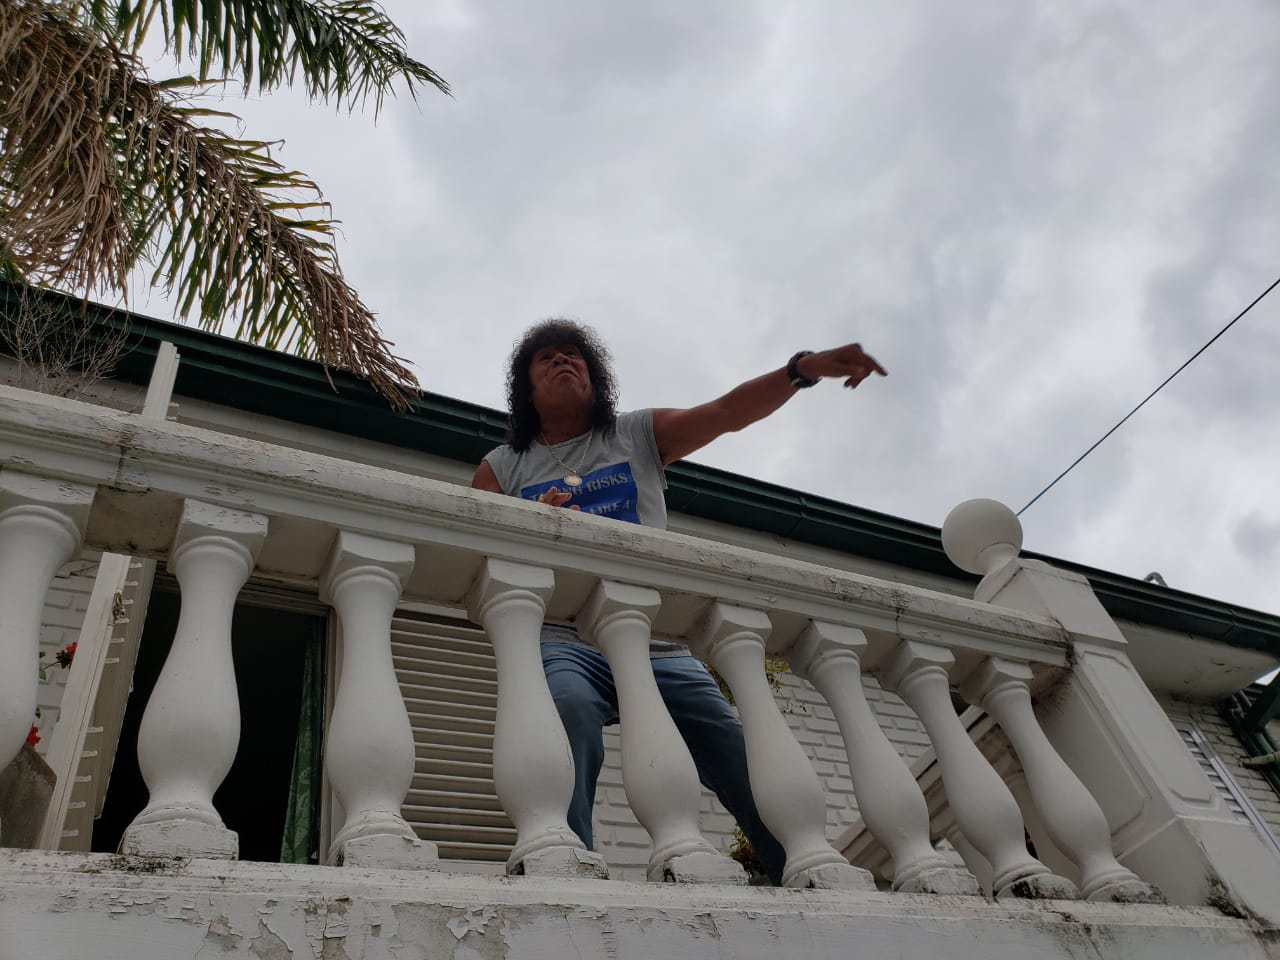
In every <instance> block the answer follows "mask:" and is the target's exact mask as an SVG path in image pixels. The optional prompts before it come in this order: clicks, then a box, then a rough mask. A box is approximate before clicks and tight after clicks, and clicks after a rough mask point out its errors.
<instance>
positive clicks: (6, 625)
mask: <svg viewBox="0 0 1280 960" xmlns="http://www.w3.org/2000/svg"><path fill="white" fill-rule="evenodd" d="M93 495H94V488H93V487H89V486H81V485H78V484H73V483H63V482H61V481H58V480H49V479H47V478H44V477H36V476H32V475H30V474H26V473H22V472H20V471H17V470H7V469H6V470H4V471H0V664H3V665H4V666H3V668H0V770H3V769H4V768H5V767H7V766H8V765H9V762H10V761H11V760H13V758H14V757H16V756H17V755H18V751H19V750H21V749H22V744H23V743H24V742H25V741H26V739H27V731H29V730H30V729H31V724H32V722H33V721H34V720H35V714H36V687H37V685H38V683H39V661H40V620H41V616H42V614H43V613H44V598H45V594H46V593H48V591H49V584H50V583H52V582H53V578H54V577H55V576H56V575H57V573H58V569H59V568H60V567H61V566H62V565H63V564H64V563H66V562H67V561H68V560H70V559H71V558H72V557H73V556H74V555H75V552H76V550H77V548H78V547H79V546H80V539H81V537H82V536H83V534H84V527H85V523H86V522H87V521H88V519H89V507H90V505H91V504H92V503H93Z"/></svg>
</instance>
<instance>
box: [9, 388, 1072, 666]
mask: <svg viewBox="0 0 1280 960" xmlns="http://www.w3.org/2000/svg"><path fill="white" fill-rule="evenodd" d="M0 456H3V460H4V462H5V463H7V464H10V465H13V466H14V467H15V468H17V469H26V470H32V471H34V472H37V473H40V474H43V475H47V476H53V477H57V478H59V479H64V480H69V481H75V482H80V483H89V484H95V485H98V486H100V487H101V488H102V491H101V492H100V495H99V496H100V499H102V498H105V499H106V500H107V501H108V502H109V503H110V506H111V508H112V509H95V510H94V512H93V515H92V516H91V518H90V522H89V526H88V529H87V531H86V544H87V545H90V546H94V547H100V548H102V549H110V550H121V551H126V552H130V553H133V554H136V555H140V556H152V557H156V558H163V557H165V556H167V551H168V548H169V543H168V542H167V538H168V537H170V536H171V535H172V526H171V525H166V524H165V523H156V522H151V523H150V524H148V525H140V524H139V523H138V522H136V521H137V519H138V518H139V517H140V516H141V513H140V511H141V510H142V509H143V501H147V503H146V505H145V513H146V515H147V516H149V517H153V518H154V517H158V516H159V517H162V516H164V515H165V511H166V510H168V511H171V512H172V514H173V516H176V515H177V510H178V509H179V507H180V501H181V500H182V499H184V498H193V499H199V500H202V501H204V502H207V503H211V504H217V505H220V506H225V507H229V508H232V509H238V510H251V511H255V512H259V513H263V514H266V515H268V516H273V517H282V518H286V517H287V518H289V519H290V520H291V521H295V524H294V526H295V529H293V530H290V531H289V533H290V535H293V534H302V535H303V536H304V539H305V534H306V531H305V530H303V529H301V528H302V527H305V526H307V525H313V526H314V528H315V529H314V530H313V531H312V532H313V533H322V532H326V531H328V530H332V529H347V530H351V531H353V532H359V533H364V534H368V535H371V536H377V537H383V538H388V539H393V540H399V541H402V542H406V543H413V544H422V545H432V546H435V547H437V548H439V550H438V551H437V553H438V556H437V560H436V562H431V560H430V559H429V558H424V557H422V556H420V557H419V562H418V565H417V568H416V569H415V572H414V575H413V577H412V579H411V580H410V582H409V583H408V584H407V586H406V590H405V600H423V601H429V602H436V603H446V604H451V605H461V604H462V603H463V602H464V600H465V593H466V589H467V587H468V586H469V585H470V581H471V573H470V571H469V570H468V569H467V568H468V563H466V562H463V563H461V564H460V563H459V560H460V559H462V558H464V557H468V558H474V559H475V562H476V563H477V564H478V562H479V558H480V557H482V556H490V557H498V558H506V559H511V560H516V561H520V562H523V563H532V564H538V565H543V566H547V567H550V568H552V569H554V570H555V571H556V572H557V591H556V595H555V597H554V598H553V600H552V602H551V603H550V605H549V610H548V615H549V616H550V617H553V618H554V617H557V616H558V615H559V616H561V617H567V616H572V614H574V613H576V611H577V608H578V606H580V604H581V603H582V602H583V601H585V599H586V592H587V591H588V590H589V589H590V587H591V586H592V585H593V584H594V582H595V579H596V578H602V577H603V578H609V579H613V580H619V581H624V582H632V583H639V584H644V585H646V586H651V587H654V588H655V589H658V590H659V591H660V592H661V593H662V594H663V598H664V603H663V611H662V613H661V614H660V618H659V621H658V622H657V624H655V628H656V630H657V631H658V632H660V633H664V634H666V635H669V636H683V635H684V634H685V633H686V632H687V631H689V630H690V629H692V628H693V627H694V626H696V622H697V619H698V617H699V616H700V615H701V611H702V609H703V607H704V606H705V604H706V602H707V601H709V600H711V599H717V600H721V601H726V602H731V603H735V604H739V605H742V606H746V607H753V608H757V609H761V610H764V611H766V612H767V613H769V614H770V617H771V620H772V622H773V625H774V626H773V635H772V638H771V643H770V645H771V648H779V647H785V646H786V645H788V644H789V643H790V642H791V640H792V639H793V638H794V637H795V636H796V635H797V634H798V633H799V632H800V630H802V629H803V628H804V626H805V624H806V623H807V620H808V619H809V618H814V619H822V620H825V621H829V622H832V623H841V624H846V625H849V626H853V627H857V628H859V629H862V630H864V631H865V632H866V633H867V635H868V638H869V639H870V640H871V641H872V644H873V649H872V654H874V652H875V647H876V645H877V640H884V641H886V642H887V641H889V640H896V639H898V638H908V639H910V638H926V639H928V640H929V641H931V642H934V643H938V644H941V645H944V646H948V647H952V648H955V649H957V650H965V651H972V652H974V653H978V654H996V655H1002V656H1007V657H1012V658H1015V659H1018V660H1022V661H1026V662H1030V663H1038V664H1045V665H1054V666H1060V665H1063V664H1065V662H1066V648H1067V642H1066V639H1065V637H1064V634H1063V632H1062V630H1061V628H1060V627H1059V626H1058V625H1057V624H1056V623H1054V622H1053V621H1051V620H1048V619H1045V618H1040V617H1037V616H1034V615H1029V614H1026V613H1022V612H1017V611H1012V610H1007V609H1002V608H997V607H992V606H991V605H989V604H983V603H978V602H975V601H973V600H970V599H968V598H963V597H956V596H952V595H948V594H943V593H938V592H935V591H932V590H928V589H925V588H922V587H916V586H912V585H907V584H901V583H893V582H890V581H886V580H881V579H878V578H875V577H870V576H866V575H863V574H858V573H853V572H849V571H844V570H837V569H834V568H830V567H824V566H820V565H817V564H814V563H810V562H807V561H802V560H796V559H791V558H787V557H781V556H777V555H772V554H768V553H764V552H760V551H757V550H752V549H748V548H744V547H739V546H734V545H729V544H724V543H719V542H716V541H709V540H703V539H700V538H696V537H692V536H688V535H684V534H678V533H672V532H668V531H661V530H654V529H650V528H645V527H640V526H638V525H632V524H621V523H617V522H616V521H609V520H605V519H601V518H597V517H591V516H582V515H580V514H576V513H570V512H567V511H557V510H552V509H549V508H547V507H544V506H542V505H538V504H530V503H524V502H522V501H520V500H517V499H513V498H509V497H503V496H499V495H496V494H492V493H487V492H485V491H479V490H473V489H470V488H468V487H463V486H459V485H457V484H453V483H447V482H443V481H437V480H431V479H428V478H424V477H418V476H413V475H411V474H406V473H402V472H397V471H394V470H390V469H386V468H382V467H374V466H369V465H366V464H361V463H353V462H352V461H347V460H341V459H337V458H334V457H330V456H326V455H323V454H317V453H312V452H309V451H302V450H298V449H293V448H288V447H284V446H280V445H277V444H272V443H268V442H265V441H261V440H255V439H249V438H244V437H239V436H235V435H231V434H225V433H219V432H216V431H212V430H207V429H203V428H199V427H194V426H190V425H186V424H180V423H175V422H167V421H166V422H156V421H147V420H144V419H142V418H140V417H138V416H136V415H133V414H130V413H125V412H120V411H116V410H112V409H108V408H105V407H100V406H96V405H92V404H87V403H82V402H79V401H74V400H65V399H62V398H52V397H48V396H45V395H41V394H35V393H32V392H30V391H26V390H21V389H18V388H13V387H0ZM353 467H354V468H355V469H353ZM147 526H149V527H150V529H147ZM321 528H324V530H321ZM273 532H274V531H273ZM309 545H310V546H311V547H312V548H313V549H312V550H311V551H310V553H309V554H308V553H305V552H304V555H305V556H306V559H307V560H308V561H310V562H311V563H312V567H311V568H308V567H307V566H306V564H300V563H299V560H300V559H301V556H297V557H294V556H289V557H286V556H284V551H281V552H278V553H277V552H274V551H273V550H272V548H271V542H270V538H269V540H268V545H267V547H266V548H264V551H263V556H262V558H261V560H260V561H259V572H260V573H263V574H266V575H268V576H271V575H278V576H279V577H280V578H281V579H282V580H286V581H287V580H293V581H296V582H314V580H315V578H316V577H318V575H319V574H320V565H321V564H322V563H323V559H324V555H325V551H326V550H327V549H328V546H329V544H328V542H319V541H317V542H312V543H310V544H309ZM290 553H292V554H296V553H298V551H290ZM424 561H425V562H424ZM873 661H874V656H869V657H868V662H869V663H870V662H873Z"/></svg>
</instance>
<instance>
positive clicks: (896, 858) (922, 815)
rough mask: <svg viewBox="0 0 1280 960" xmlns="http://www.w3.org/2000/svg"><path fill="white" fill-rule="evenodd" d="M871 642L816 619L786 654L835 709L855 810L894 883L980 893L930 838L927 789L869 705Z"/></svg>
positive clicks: (916, 889)
mask: <svg viewBox="0 0 1280 960" xmlns="http://www.w3.org/2000/svg"><path fill="white" fill-rule="evenodd" d="M866 648H867V638H866V635H865V634H863V632H862V631H861V630H855V629H854V628H853V627H847V626H841V625H838V624H833V623H822V622H818V621H814V622H810V624H809V626H808V627H807V628H806V629H805V631H804V632H803V633H802V634H801V635H800V638H799V639H798V640H797V641H796V643H795V645H794V646H793V647H792V648H791V649H790V650H789V651H788V654H787V656H788V660H789V662H790V664H791V669H792V671H793V672H795V673H796V675H797V676H800V677H802V678H804V679H807V680H808V681H809V682H810V683H812V684H813V685H814V687H815V688H817V690H818V692H819V693H821V694H822V696H823V697H824V698H825V699H826V701H827V703H828V704H830V706H831V710H832V712H833V713H834V714H835V717H836V723H837V724H839V726H840V735H841V736H842V737H843V738H844V746H845V751H846V752H847V753H848V755H849V776H850V779H852V781H853V792H854V796H855V797H856V798H857V801H858V812H859V813H861V814H862V819H863V820H864V821H865V822H866V824H867V829H868V830H870V831H871V834H872V835H873V836H874V837H875V838H876V839H877V840H879V841H880V843H882V844H883V845H884V847H885V849H886V850H888V851H889V855H890V856H891V857H892V858H893V889H894V890H897V891H900V892H902V893H933V894H948V895H952V896H955V895H968V896H976V895H978V894H980V893H981V892H982V891H981V889H980V888H979V886H978V881H977V880H976V879H975V878H974V877H973V876H972V875H971V874H969V873H967V872H966V871H964V870H960V869H958V868H956V867H954V866H952V865H951V864H950V863H948V862H947V861H946V860H945V859H943V858H942V856H941V855H940V854H939V853H938V852H937V851H936V850H934V849H933V845H932V844H931V843H930V842H929V809H928V807H927V805H926V804H925V800H924V795H923V794H922V793H921V792H920V787H919V785H918V784H917V783H916V781H915V777H913V776H912V775H911V771H910V770H909V769H907V764H906V762H905V761H904V760H903V759H902V757H901V756H900V755H899V754H898V751H897V750H895V749H894V747H893V744H891V743H890V742H889V738H888V737H886V736H885V735H884V731H883V730H881V729H880V724H879V723H877V722H876V718H875V715H874V714H873V713H872V712H871V708H870V706H868V705H867V698H866V695H865V694H864V693H863V689H862V667H861V657H862V654H863V653H864V652H865V651H866Z"/></svg>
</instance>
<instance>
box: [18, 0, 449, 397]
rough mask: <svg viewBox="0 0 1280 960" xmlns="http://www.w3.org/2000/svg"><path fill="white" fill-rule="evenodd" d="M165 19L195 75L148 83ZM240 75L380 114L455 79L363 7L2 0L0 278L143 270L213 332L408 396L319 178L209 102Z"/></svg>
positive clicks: (41, 281) (80, 281)
mask: <svg viewBox="0 0 1280 960" xmlns="http://www.w3.org/2000/svg"><path fill="white" fill-rule="evenodd" d="M155 29H158V30H159V31H160V32H161V33H162V34H163V38H164V43H165V47H166V50H167V51H168V52H169V53H171V54H172V55H173V56H174V58H175V61H176V62H177V63H179V64H187V65H189V67H188V69H189V70H190V72H191V75H190V76H186V77H183V78H180V79H171V80H163V81H157V80H153V79H151V78H150V77H149V76H148V74H147V71H146V69H145V67H144V65H143V63H142V60H141V59H140V57H139V50H140V48H141V45H142V42H143V39H144V38H145V37H147V36H148V35H149V34H151V33H152V32H153V31H154V30H155ZM228 78H234V79H235V82H238V83H239V84H240V85H241V86H242V87H243V88H244V90H245V91H246V92H248V91H250V90H259V91H268V90H271V89H273V88H275V87H279V86H281V85H283V84H286V83H292V82H293V81H294V79H295V78H297V79H299V80H300V81H301V83H302V85H303V86H304V88H305V89H306V91H307V93H308V94H309V95H310V96H311V98H312V99H313V100H321V101H327V102H334V103H337V104H338V105H339V106H341V107H343V108H345V109H348V110H355V109H356V108H357V107H361V106H364V105H365V104H367V103H369V102H370V101H372V105H373V108H374V111H375V113H376V112H377V110H378V109H380V108H381V106H382V102H383V98H384V97H385V96H386V95H387V94H388V93H393V92H394V89H395V87H396V86H397V85H398V84H403V86H404V88H405V89H407V91H408V92H409V94H410V95H411V96H415V97H416V95H417V90H418V89H419V88H420V87H424V86H426V85H431V86H433V87H435V88H437V89H438V90H440V91H442V92H444V93H448V89H449V88H448V85H447V84H446V83H445V81H444V80H442V79H441V78H440V77H439V76H437V75H436V73H435V72H434V71H432V70H431V69H430V68H429V67H427V66H425V65H424V64H422V63H419V62H418V61H416V60H414V59H412V58H411V57H410V56H409V55H408V53H407V52H406V50H405V45H404V35H403V34H402V33H401V31H400V30H399V29H398V28H397V27H396V26H395V24H394V23H392V22H391V20H390V19H388V17H387V16H386V14H385V13H384V12H383V10H382V8H381V7H380V6H379V5H378V4H377V3H374V2H369V0H88V2H71V0H63V2H57V0H48V2H38V0H0V275H3V276H5V277H7V278H9V279H11V280H19V281H22V282H24V283H29V284H36V285H42V286H50V287H56V288H60V289H70V290H74V291H75V292H77V293H83V295H85V296H89V295H91V294H94V293H96V292H100V291H114V292H116V293H117V294H119V295H121V296H125V297H127V295H128V287H129V277H130V274H131V272H132V271H133V270H134V269H135V268H136V267H137V266H138V265H140V264H145V265H147V266H148V267H150V268H151V269H152V270H153V271H154V272H153V274H152V279H151V282H152V284H154V285H157V286H160V287H162V288H163V289H165V290H166V292H168V293H171V294H173V295H175V298H176V302H177V308H176V309H177V310H179V311H180V312H182V313H183V314H186V315H188V316H192V317H193V318H198V320H199V322H200V324H201V325H202V326H204V327H205V328H206V329H212V330H221V329H223V327H224V324H226V323H227V322H228V321H233V322H234V324H235V335H236V336H237V337H240V338H243V339H246V340H250V341H252V342H255V343H260V344H263V345H265V346H268V347H272V348H275V349H292V350H295V351H296V352H298V353H301V354H303V355H305V356H310V357H313V358H314V359H317V360H319V361H321V362H322V363H324V364H325V365H326V366H332V367H340V368H343V369H347V370H350V371H352V372H354V373H356V374H358V375H359V376H361V377H363V378H365V379H366V380H368V381H369V382H370V383H371V384H372V385H373V386H374V387H375V388H376V389H377V390H379V391H380V392H381V393H382V394H383V395H385V396H386V397H387V398H388V399H389V400H391V402H392V403H394V404H396V405H398V406H402V405H404V404H405V402H406V400H407V398H408V397H409V396H411V391H410V388H411V386H412V385H415V384H416V380H415V379H414V377H413V374H411V373H410V372H409V370H408V369H407V368H406V367H405V366H404V364H403V363H402V362H401V361H400V360H399V359H397V358H396V357H395V356H394V355H393V354H392V353H391V344H390V343H388V342H387V341H386V340H385V339H383V337H382V336H381V334H380V333H379V331H378V327H377V323H376V321H375V319H374V315H373V313H372V312H371V311H370V310H369V308H368V307H366V306H365V305H364V303H363V302H361V300H360V298H359V296H358V295H357V294H356V292H355V290H353V289H352V288H351V287H350V286H349V285H348V284H347V283H346V282H345V281H344V280H343V278H342V274H341V271H340V269H339V266H338V261H337V255H336V250H335V247H334V234H333V228H334V221H333V220H331V219H330V218H329V211H328V207H327V205H326V204H324V202H323V200H322V199H321V195H320V191H319V188H318V187H317V186H316V184H314V183H313V182H312V181H311V180H309V179H308V178H307V177H306V176H304V175H303V174H301V173H299V172H297V171H295V170H289V169H286V168H285V167H283V166H281V165H280V164H279V163H278V162H276V160H274V159H273V158H272V156H271V153H270V147H271V144H270V143H267V142H264V141H256V140H247V139H241V138H239V137H237V136H234V135H232V134H230V133H228V132H227V131H226V130H225V129H223V127H220V126H217V125H215V124H219V123H220V124H223V125H224V126H225V125H226V124H227V122H228V120H234V119H235V118H234V117H233V116H232V115H231V114H227V113H225V112H221V111H215V110H211V109H209V108H208V107H206V106H203V105H202V104H201V103H200V101H199V100H198V99H197V97H198V94H200V93H201V92H204V91H205V90H207V89H208V88H209V87H210V86H211V85H213V84H222V83H225V82H227V79H228Z"/></svg>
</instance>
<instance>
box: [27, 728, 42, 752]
mask: <svg viewBox="0 0 1280 960" xmlns="http://www.w3.org/2000/svg"><path fill="white" fill-rule="evenodd" d="M39 742H40V728H39V727H32V728H31V732H30V733H28V734H27V745H28V746H29V747H31V748H32V749H33V750H34V749H35V745H36V744H37V743H39Z"/></svg>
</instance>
